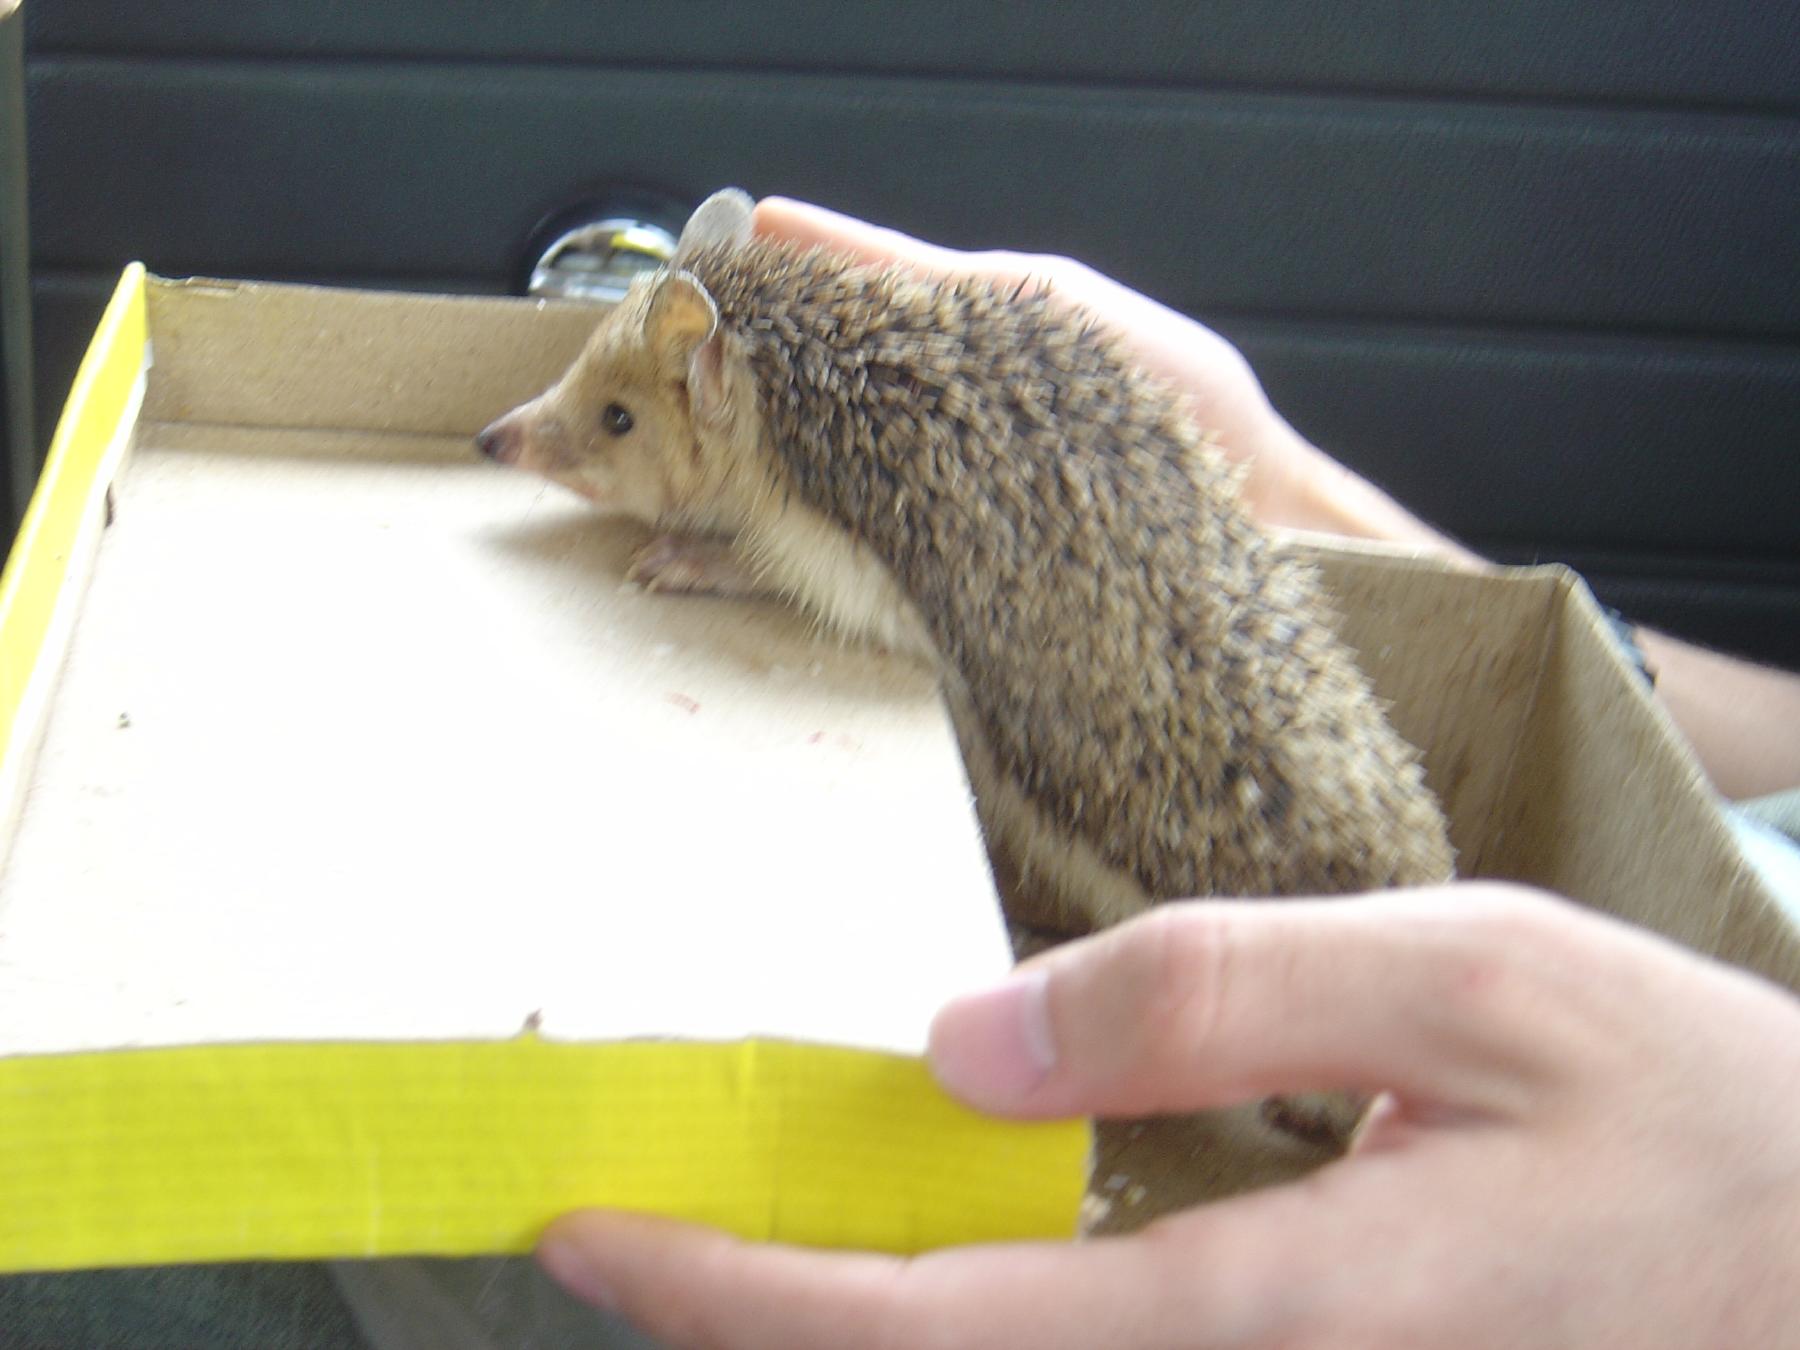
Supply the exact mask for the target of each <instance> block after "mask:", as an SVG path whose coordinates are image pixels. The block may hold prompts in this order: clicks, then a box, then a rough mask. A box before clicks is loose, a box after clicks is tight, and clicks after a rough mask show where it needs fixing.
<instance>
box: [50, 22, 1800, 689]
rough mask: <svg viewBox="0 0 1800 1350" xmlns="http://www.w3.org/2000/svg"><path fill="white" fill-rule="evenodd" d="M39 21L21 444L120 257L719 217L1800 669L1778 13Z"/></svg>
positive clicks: (1799, 192)
mask: <svg viewBox="0 0 1800 1350" xmlns="http://www.w3.org/2000/svg"><path fill="white" fill-rule="evenodd" d="M27 13H28V19H29V21H30V29H29V33H28V36H29V40H30V47H31V65H30V96H31V107H30V111H31V118H32V123H31V134H32V154H33V163H32V167H33V173H34V177H33V183H32V208H33V217H32V231H33V248H34V257H35V261H36V264H37V269H38V270H37V287H36V294H37V301H38V304H37V316H38V327H39V339H38V343H39V345H38V350H39V356H40V361H39V365H40V370H41V380H40V390H41V394H40V399H41V404H42V406H44V407H49V408H54V407H55V406H56V405H57V403H58V402H59V400H60V386H61V385H62V384H63V383H64V382H66V380H67V377H68V372H69V370H70V369H71V364H70V363H71V359H72V356H73V355H74V354H75V353H77V352H78V350H79V345H78V344H79V341H80V338H81V336H82V335H83V334H82V330H83V329H84V328H85V327H86V325H87V324H88V323H89V322H91V315H92V311H93V307H94V305H95V303H96V301H97V299H98V298H99V297H100V296H101V295H103V293H104V289H105V286H106V285H107V284H108V283H109V281H110V277H111V274H112V273H114V272H115V270H116V268H117V266H118V264H119V263H121V262H123V261H124V260H126V259H128V258H132V257H138V258H142V259H143V260H145V261H146V262H148V263H149V264H150V265H151V266H152V267H153V268H156V269H158V270H160V271H164V272H170V273H181V272H187V271H202V272H212V273H226V274H232V275H266V276H279V277H297V278H327V279H342V280H351V281H359V282H374V283H378V284H385V285H408V286H430V287H449V288H455V289H475V290H482V289H503V288H504V287H506V286H507V285H508V284H509V283H510V281H511V279H512V278H513V277H514V276H515V275H516V273H517V269H518V266H519V263H520V250H521V249H522V247H523V243H524V240H525V237H526V235H527V234H528V233H529V231H530V230H531V228H532V226H533V225H534V223H536V222H537V221H539V220H540V219H542V218H543V216H544V215H545V214H547V213H549V212H551V211H554V210H556V209H557V208H559V207H561V206H563V205H566V204H567V203H568V202H570V201H571V200H574V199H576V198H578V197H580V196H583V195H585V194H587V193H589V192H592V191H593V190H595V189H597V188H601V187H604V186H605V185H606V184H608V183H614V182H625V183H640V184H645V185H648V186H652V187H656V188H660V189H663V190H666V191H668V192H671V193H673V194H675V195H677V196H682V197H688V198H695V199H697V198H698V197H699V196H701V195H703V194H704V193H705V192H707V191H709V190H711V189H712V188H714V187H716V186H719V185H721V184H724V183H738V184H741V185H743V186H745V187H747V188H749V189H751V190H752V191H754V192H775V191H779V192H785V193H790V194H795V195H803V196H809V197H813V198H815V199H819V200H823V201H826V202H829V203H831V204H834V205H837V206H840V207H842V208H844V209H847V210H850V211H853V212H856V213H859V214H862V215H867V216H870V217H874V218H878V219H882V220H886V221H891V222H893V223H896V224H899V225H902V226H904V227H906V228H909V229H912V230H914V231H916V232H919V233H922V234H925V235H927V236H930V237H933V238H937V239H941V240H944V241H946V242H950V243H958V244H971V245H972V244H1008V245H1012V246H1016V247H1022V248H1032V249H1043V250H1050V251H1056V252H1064V253H1071V254H1074V255H1077V256H1079V257H1082V258H1084V259H1086V260H1087V261H1089V262H1092V263H1093V264H1095V265H1096V266H1098V267H1101V268H1102V269H1104V270H1106V271H1109V272H1112V273H1114V274H1116V275H1118V276H1120V277H1121V278H1123V279H1124V280H1126V281H1128V282H1130V283H1132V284H1133V285H1136V286H1138V287H1140V288H1142V289H1145V290H1147V291H1149V292H1151V293H1152V294H1155V295H1157V296H1159V297H1160V298H1162V299H1165V300H1167V301H1169V302H1170V303H1173V304H1176V305H1179V306H1181V307H1183V308H1185V309H1187V310H1189V311H1190V312H1193V313H1195V314H1196V315H1198V316H1199V317H1201V318H1202V319H1204V320H1205V321H1207V322H1209V323H1211V324H1213V325H1214V326H1216V327H1218V328H1219V329H1221V330H1222V331H1224V332H1225V333H1226V334H1227V335H1229V336H1231V337H1233V338H1234V339H1235V340H1237V341H1239V342H1240V343H1241V344H1242V345H1243V346H1244V347H1245V349H1246V350H1247V351H1248V353H1249V354H1250V356H1251V358H1252V360H1253V361H1254V362H1255V363H1256V365H1257V366H1258V368H1259V370H1260V371H1261V372H1262V373H1263V375H1264V377H1265V381H1266V383H1267V384H1268V386H1269V389H1270V392H1271V395H1272V396H1273V398H1274V399H1275V401H1276V403H1277V405H1278V406H1279V407H1281V408H1282V409H1283V410H1284V411H1285V412H1286V413H1287V414H1288V415H1289V416H1290V417H1291V418H1292V419H1293V420H1294V421H1295V422H1296V424H1297V425H1299V426H1300V428H1301V429H1302V430H1303V431H1304V432H1305V433H1306V434H1308V435H1309V436H1310V437H1311V438H1313V439H1314V440H1316V441H1317V442H1319V443H1320V444H1322V445H1324V446H1326V447H1327V448H1329V449H1331V450H1333V451H1334V452H1336V453H1338V454H1340V455H1341V456H1343V457H1344V458H1345V459H1346V460H1347V461H1348V462H1350V463H1351V464H1353V465H1355V466H1356V467H1358V468H1359V469H1361V470H1363V471H1364V472H1366V473H1369V474H1370V475H1372V476H1373V477H1374V478H1376V479H1377V480H1378V481H1380V482H1382V483H1383V484H1385V485H1386V486H1388V487H1389V488H1390V489H1391V490H1393V491H1394V492H1395V493H1396V494H1397V495H1398V496H1400V497H1401V498H1402V499H1403V500H1405V501H1407V502H1409V503H1410V504H1412V505H1414V506H1416V507H1417V508H1418V509H1419V510H1420V511H1421V512H1422V513H1423V514H1425V515H1426V516H1428V517H1430V518H1431V519H1433V520H1436V521H1438V522H1439V523H1441V524H1442V525H1444V526H1445V527H1446V528H1448V529H1450V530H1451V531H1452V532H1454V533H1457V534H1459V535H1461V536H1463V537H1465V538H1467V539H1468V540H1470V541H1471V542H1472V543H1474V544H1475V545H1477V546H1478V547H1481V548H1484V549H1488V550H1490V551H1493V552H1495V553H1496V554H1498V555H1500V556H1504V557H1506V558H1508V559H1515V560H1517V559H1527V558H1534V557H1539V558H1546V559H1549V558H1557V559H1565V560H1569V561H1572V562H1574V563H1576V564H1577V565H1578V566H1580V567H1582V568H1583V569H1584V570H1586V571H1587V573H1588V574H1589V576H1590V577H1591V578H1592V579H1593V580H1594V581H1595V582H1596V583H1597V585H1598V586H1599V588H1600V589H1601V591H1602V593H1603V595H1605V596H1607V597H1608V598H1613V599H1615V600H1616V601H1618V602H1619V603H1621V604H1623V605H1625V606H1626V607H1628V608H1630V609H1631V611H1632V612H1633V613H1634V614H1636V615H1639V616H1641V617H1644V618H1647V619H1652V620H1656V621H1660V622H1663V623H1665V624H1668V625H1669V626H1672V627H1675V628H1677V629H1678V630H1680V631H1683V632H1687V633H1689V634H1692V635H1694V636H1697V637H1701V638H1704V639H1708V640H1711V641H1715V642H1719V643H1722V644H1725V645H1727V646H1731V647H1734V648H1737V649H1740V650H1745V651H1749V652H1752V653H1756V654H1761V655H1764V656H1767V657H1771V658H1778V659H1784V660H1787V661H1789V662H1791V663H1794V664H1800V524H1797V522H1796V518H1795V512H1794V504H1795V502H1796V501H1800V9H1797V8H1796V7H1794V6H1787V5H1769V4H1766V3H1751V2H1750V0H1732V2H1731V3H1719V2H1717V0H1715V2H1711V3H1702V4H1679V3H1672V2H1661V3H1623V2H1620V0H1607V2H1605V3H1587V4H1583V5H1580V6H1569V5H1562V4H1557V3H1553V0H1530V2H1529V3H1524V4H1519V5H1512V6H1492V5H1485V4H1476V3H1474V0H1439V2H1438V3H1437V4H1434V5H1421V4H1412V3H1407V4H1401V3H1397V0H1386V2H1385V3H1377V4H1372V5H1361V6H1353V7H1345V6H1340V5H1331V4H1328V3H1325V0H1219V2H1216V3H1186V4H1176V3H1168V2H1167V0H1155V2H1153V3H1142V4H1137V5H1131V6H1114V5H1102V4H1099V3H1081V2H1078V0H1071V2H1070V3H1064V4H1059V5H1054V6H1031V7H1026V6H1017V5H988V6H981V7H976V6H965V5H960V4H954V5H953V4H950V3H946V2H944V0H934V2H933V3H917V4H912V5H907V6H881V7H871V6H848V5H840V4H827V3H797V2H796V0H786V2H785V3H765V4H761V5H754V6H750V5H737V4H727V3H725V2H724V0H687V2H686V3H683V4H681V5H661V6H657V5H651V6H643V5H637V6H626V5H619V4H615V3H598V2H596V0H544V2H543V3H536V4H531V5H493V4H486V3H475V2H474V0H459V2H458V3H453V4H441V3H431V4H428V3H425V0H367V3H364V4H361V5H347V4H342V3H327V2H326V0H311V2H310V3H290V4H285V5H281V6H269V5H242V4H237V3H227V2H226V0H188V3H183V4H178V5H172V6H146V5H142V4H141V3H138V2H137V0H79V2H78V0H31V4H30V5H29V6H28V9H27ZM45 420H48V419H45Z"/></svg>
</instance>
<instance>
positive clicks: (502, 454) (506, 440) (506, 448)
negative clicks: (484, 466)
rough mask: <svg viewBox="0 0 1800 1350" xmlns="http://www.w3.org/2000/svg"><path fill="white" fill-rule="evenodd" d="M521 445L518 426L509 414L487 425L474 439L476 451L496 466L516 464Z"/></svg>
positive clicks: (522, 440)
mask: <svg viewBox="0 0 1800 1350" xmlns="http://www.w3.org/2000/svg"><path fill="white" fill-rule="evenodd" d="M523 444H524V437H523V436H521V435H520V434H519V424H518V422H517V421H515V420H514V418H513V416H512V414H511V413H508V414H507V415H506V416H505V417H502V418H499V419H497V420H495V421H493V422H490V423H488V425H487V426H486V427H485V428H484V429H483V430H482V432H481V434H480V435H478V436H476V438H475V447H476V449H478V450H480V451H481V453H482V454H484V455H486V456H487V457H488V458H489V459H491V460H493V461H494V463H496V464H514V463H517V462H518V458H519V450H520V447H521V446H522V445H523Z"/></svg>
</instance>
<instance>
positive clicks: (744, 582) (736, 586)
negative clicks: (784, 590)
mask: <svg viewBox="0 0 1800 1350" xmlns="http://www.w3.org/2000/svg"><path fill="white" fill-rule="evenodd" d="M625 577H626V579H627V580H628V581H635V582H637V583H638V584H639V585H640V586H642V587H643V588H644V589H645V590H648V591H659V592H662V593H664V594H670V595H755V594H757V593H758V591H759V589H760V587H759V585H758V582H757V579H756V577H755V576H754V575H753V574H752V573H751V571H750V569H749V568H747V567H745V566H744V564H743V562H742V561H741V560H739V558H738V556H737V555H736V553H734V552H733V551H732V547H731V543H730V541H729V540H725V539H719V538H716V537H713V536H707V535H687V534H659V535H657V536H656V538H654V539H652V540H651V541H650V542H649V543H647V544H645V545H644V546H643V547H642V548H640V549H639V550H638V551H637V552H636V553H634V554H632V557H631V563H630V565H629V566H628V567H627V568H626V569H625Z"/></svg>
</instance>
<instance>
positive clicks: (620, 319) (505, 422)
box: [476, 273, 723, 523]
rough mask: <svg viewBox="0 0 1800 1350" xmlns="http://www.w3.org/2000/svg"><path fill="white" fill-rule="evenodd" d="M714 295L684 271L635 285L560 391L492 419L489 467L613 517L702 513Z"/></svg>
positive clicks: (715, 396) (717, 354)
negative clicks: (555, 488)
mask: <svg viewBox="0 0 1800 1350" xmlns="http://www.w3.org/2000/svg"><path fill="white" fill-rule="evenodd" d="M722 351H723V335H722V334H721V333H720V332H719V325H718V313H717V311H716V310H715V309H714V308H713V303H712V300H711V297H709V296H708V295H707V294H706V291H705V289H704V288H703V287H701V286H700V284H699V283H698V282H696V281H694V280H693V279H692V278H691V277H688V276H687V275H686V274H684V273H664V274H659V275H658V276H656V277H654V278H650V279H647V280H644V281H640V282H639V283H637V284H636V285H635V286H634V287H633V289H632V291H631V292H630V293H629V294H628V295H627V296H626V298H625V299H624V300H622V301H621V302H620V303H619V304H618V305H617V306H615V307H614V308H613V309H612V310H610V311H609V312H608V313H607V315H606V316H605V317H604V318H603V319H601V321H600V323H599V325H598V326H597V327H596V328H595V330H594V334H593V336H592V337H591V338H589V339H588V343H587V346H586V347H585V348H584V349H583V351H582V353H581V355H580V356H579V357H578V358H576V360H575V363H574V364H573V365H572V366H570V367H569V369H568V371H567V372H566V373H565V374H564V375H563V377H562V379H561V380H559V381H558V382H557V383H556V384H555V385H553V386H552V387H551V388H549V389H548V390H546V391H545V392H544V393H543V394H541V395H539V396H538V397H537V398H535V399H533V400H532V401H531V402H529V403H527V404H524V405H523V406H521V407H518V408H515V409H513V411H511V412H509V413H507V414H506V415H505V416H504V417H501V418H500V419H499V420H497V421H495V422H494V423H493V424H492V425H490V426H489V427H488V428H487V429H486V430H485V431H483V432H482V433H481V434H480V436H478V437H477V438H476V443H477V445H478V446H479V447H480V449H481V452H482V453H483V454H484V455H486V456H488V458H490V459H492V460H494V461H496V462H497V463H501V464H508V465H512V466H515V467H517V468H521V469H527V470H530V471H532V472H534V473H538V474H542V475H543V476H544V477H546V478H548V479H550V480H551V481H552V482H556V483H560V484H562V485H563V486H564V487H567V488H569V489H571V490H572V491H574V492H577V493H579V494H580V495H581V496H583V497H585V498H587V499H588V500H589V501H590V502H592V503H593V504H594V505H595V506H597V507H599V508H600V509H601V510H602V511H604V512H605V513H606V514H608V515H623V516H629V517H632V518H635V519H639V520H643V521H647V522H651V523H654V522H657V521H660V520H663V519H665V518H669V517H673V516H690V517H691V516H705V515H712V514H714V512H712V511H710V510H708V509H707V508H708V507H709V505H710V503H709V502H708V500H707V498H708V497H709V495H711V494H710V490H709V484H710V483H711V482H712V481H713V480H714V478H715V477H716V475H715V474H713V473H711V472H709V471H708V458H709V457H708V455H707V454H706V452H705V449H704V447H703V445H702V441H703V439H711V438H710V437H707V436H706V435H705V432H706V431H707V429H708V426H707V424H709V423H711V422H714V421H716V420H717V419H716V418H715V417H712V416H709V414H710V413H711V412H713V411H715V410H716V408H717V405H718V404H719V402H720V395H721V393H722V388H723V378H722V377H723V367H722Z"/></svg>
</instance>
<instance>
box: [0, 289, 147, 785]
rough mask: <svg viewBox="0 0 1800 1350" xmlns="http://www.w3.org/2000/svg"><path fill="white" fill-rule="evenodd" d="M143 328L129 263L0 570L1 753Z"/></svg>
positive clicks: (137, 361)
mask: <svg viewBox="0 0 1800 1350" xmlns="http://www.w3.org/2000/svg"><path fill="white" fill-rule="evenodd" d="M146 322H147V321H146V316H145V304H144V269H143V266H142V265H141V264H138V263H133V264H132V265H131V266H129V267H127V268H126V269H125V272H124V275H123V276H121V277H120V278H119V285H118V288H117V289H116V290H115V291H114V292H113V297H112V300H111V302H110V303H108V305H107V306H106V313H105V314H104V315H103V316H102V317H101V320H100V327H99V328H98V329H97V330H96V331H95V333H94V340H93V342H91V343H90V344H89V345H88V350H87V355H86V356H85V357H83V358H82V362H81V367H80V369H79V370H78V371H77V372H76V375H75V383H74V385H73V386H72V387H71V388H70V391H69V401H68V404H67V406H66V407H65V408H64V410H63V415H62V419H61V420H60V421H59V422H58V423H57V424H56V434H55V436H54V437H52V439H51V441H50V454H49V456H48V457H47V458H46V459H45V461H44V471H43V473H42V474H41V475H40V476H39V478H38V485H37V490H36V491H35V492H34V493H33V494H32V497H31V504H30V505H29V506H28V507H27V508H26V509H25V519H24V520H23V521H22V522H21V523H20V525H19V534H18V537H17V539H16V540H14V542H13V548H12V552H11V554H10V555H9V556H8V558H7V562H6V570H5V571H4V573H0V754H16V753H19V747H17V746H15V745H14V736H15V732H16V731H27V730H28V729H27V728H20V727H17V726H16V725H15V724H16V723H17V721H18V716H19V712H20V708H21V705H22V703H23V702H24V698H25V693H26V690H27V688H28V687H29V685H30V683H31V678H32V674H33V672H34V671H35V670H36V669H37V665H38V661H39V659H40V656H41V655H42V654H43V646H44V638H45V635H46V634H47V633H48V632H49V630H50V623H51V619H52V616H53V615H54V614H55V612H56V606H57V603H58V600H59V598H60V597H61V594H62V588H63V581H64V578H65V577H66V576H67V574H68V570H69V561H70V558H71V556H72V554H73V552H74V547H75V540H76V537H77V535H79V534H80V532H81V525H82V519H83V517H84V515H85V514H86V512H87V510H88V507H89V504H90V503H91V501H92V499H93V493H94V488H95V478H96V476H97V475H98V473H99V471H100V465H101V462H102V461H103V460H104V458H105V456H106V451H107V448H108V447H109V446H110V445H111V444H112V443H113V440H114V436H115V434H116V433H117V431H118V428H119V421H120V419H121V418H122V417H123V416H124V415H125V410H126V408H127V407H128V406H129V404H130V402H131V393H132V389H133V387H134V386H135V385H136V384H137V379H138V375H139V373H140V372H141V371H142V370H143V367H144V340H145V335H146V332H147V327H146Z"/></svg>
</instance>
